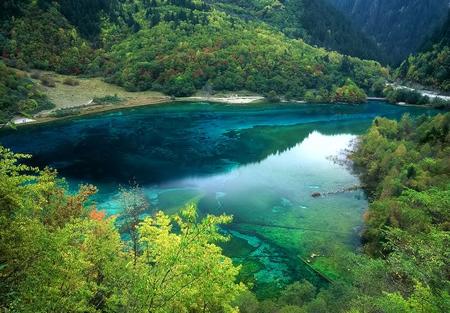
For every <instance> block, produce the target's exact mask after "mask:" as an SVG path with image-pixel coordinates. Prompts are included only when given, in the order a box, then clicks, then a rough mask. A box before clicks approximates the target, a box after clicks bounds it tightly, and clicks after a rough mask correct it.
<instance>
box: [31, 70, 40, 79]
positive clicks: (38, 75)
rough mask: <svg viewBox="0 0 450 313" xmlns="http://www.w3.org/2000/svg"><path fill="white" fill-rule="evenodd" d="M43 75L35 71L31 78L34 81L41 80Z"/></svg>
mask: <svg viewBox="0 0 450 313" xmlns="http://www.w3.org/2000/svg"><path fill="white" fill-rule="evenodd" d="M41 75H42V74H41V72H39V71H33V72H31V74H30V77H31V78H33V79H41Z"/></svg>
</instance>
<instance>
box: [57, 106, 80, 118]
mask: <svg viewBox="0 0 450 313" xmlns="http://www.w3.org/2000/svg"><path fill="white" fill-rule="evenodd" d="M80 112H81V111H80V109H78V108H61V109H57V110H55V111H53V112H52V114H51V116H53V117H66V116H71V115H77V114H79V113H80Z"/></svg>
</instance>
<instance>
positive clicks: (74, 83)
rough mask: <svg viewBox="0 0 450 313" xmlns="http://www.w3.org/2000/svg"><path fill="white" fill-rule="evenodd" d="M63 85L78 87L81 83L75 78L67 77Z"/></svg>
mask: <svg viewBox="0 0 450 313" xmlns="http://www.w3.org/2000/svg"><path fill="white" fill-rule="evenodd" d="M63 84H64V85H69V86H78V85H79V84H80V82H79V81H78V80H76V79H75V78H72V77H67V78H64V80H63Z"/></svg>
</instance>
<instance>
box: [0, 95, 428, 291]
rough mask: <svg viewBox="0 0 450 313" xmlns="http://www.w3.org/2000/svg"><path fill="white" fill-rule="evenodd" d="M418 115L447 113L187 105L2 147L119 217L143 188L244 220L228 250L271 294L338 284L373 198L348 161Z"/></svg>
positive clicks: (67, 124)
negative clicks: (374, 133)
mask: <svg viewBox="0 0 450 313" xmlns="http://www.w3.org/2000/svg"><path fill="white" fill-rule="evenodd" d="M406 112H408V113H410V114H411V115H418V114H434V113H435V112H434V111H432V110H425V109H419V108H406V107H399V106H393V105H389V104H386V103H381V102H371V103H368V104H363V105H358V106H350V105H317V104H282V105H276V104H265V105H240V106H232V105H219V104H209V103H176V104H170V105H163V106H154V107H146V108H139V109H132V110H124V111H118V112H113V113H107V114H102V115H95V116H89V117H80V118H76V119H70V120H65V121H61V122H56V123H52V124H48V125H41V126H31V127H25V128H21V129H19V130H18V131H8V132H3V133H1V134H0V143H1V144H3V145H5V146H7V147H10V148H12V149H14V151H17V152H26V153H31V154H33V155H34V158H33V161H32V163H33V164H34V165H39V166H44V165H50V166H52V167H54V168H56V169H58V171H59V173H60V174H61V175H62V176H64V177H66V178H67V181H68V182H69V184H70V186H72V188H75V187H76V186H77V185H78V184H80V183H84V182H89V183H93V184H96V185H97V186H98V187H99V189H100V192H99V194H98V195H97V196H96V201H97V203H98V207H99V208H100V209H103V210H106V211H107V213H108V214H120V207H119V204H118V199H117V188H118V186H119V185H127V184H128V183H129V182H130V181H136V182H138V183H139V184H140V185H141V186H143V188H144V190H145V193H146V195H147V197H148V199H149V202H150V203H151V210H152V211H155V210H164V211H166V212H168V213H175V212H177V211H178V210H179V208H181V207H182V206H184V205H185V204H186V203H189V202H194V203H197V205H198V207H199V210H200V212H201V213H202V214H206V213H213V214H221V213H227V214H231V215H233V217H234V220H233V223H232V224H231V225H228V226H226V227H224V229H223V231H224V232H227V233H229V234H230V235H231V236H232V240H231V241H230V242H229V243H227V244H225V245H223V248H224V252H225V253H226V254H227V255H228V256H230V257H232V258H233V259H234V261H235V262H236V263H237V264H242V265H243V268H242V271H241V277H240V279H242V280H244V281H246V282H247V283H251V284H252V285H253V286H254V287H253V288H254V290H255V291H256V292H257V293H258V294H259V295H261V296H266V295H271V294H273V293H274V292H277V290H279V288H282V287H283V286H284V285H286V284H288V283H290V282H292V281H294V280H299V279H308V280H310V281H311V282H313V283H314V284H316V285H317V286H322V285H325V284H326V283H327V279H336V278H337V277H338V275H339V274H340V273H337V272H336V271H335V266H334V265H335V263H336V259H337V258H338V257H339V256H341V255H343V254H345V253H347V252H349V251H357V249H358V247H359V234H360V231H361V227H362V214H363V212H364V210H365V209H366V208H367V200H366V198H365V195H364V193H363V191H362V190H361V189H359V188H355V187H357V186H359V185H360V182H359V181H358V178H357V177H356V176H355V174H354V173H352V172H351V170H350V169H349V168H348V166H345V165H343V164H342V162H336V159H342V158H343V155H344V151H345V149H347V148H349V146H350V145H351V143H352V142H353V141H354V140H355V138H356V136H357V135H358V134H361V133H362V132H363V131H364V130H366V129H367V128H368V127H369V126H370V123H371V120H372V119H373V118H374V117H375V116H377V115H382V116H387V117H391V118H399V117H400V116H401V115H402V114H403V113H406ZM314 193H320V194H321V195H322V196H320V197H312V194H314ZM320 273H321V274H322V275H321V274H320Z"/></svg>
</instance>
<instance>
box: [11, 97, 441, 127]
mask: <svg viewBox="0 0 450 313" xmlns="http://www.w3.org/2000/svg"><path fill="white" fill-rule="evenodd" d="M265 99H266V98H265V97H263V96H234V95H233V96H230V97H227V96H221V97H204V96H192V97H180V98H173V97H170V96H164V97H161V98H159V99H154V98H153V99H148V100H147V101H145V100H143V99H142V100H141V101H139V102H136V101H135V99H132V100H128V101H126V102H124V103H121V104H112V103H107V104H94V105H89V106H86V105H85V104H81V105H79V106H72V107H67V108H65V109H67V110H70V109H74V110H79V112H77V113H75V114H68V115H66V116H45V115H44V116H39V115H41V114H43V112H40V113H37V114H36V115H35V116H33V120H29V121H26V122H22V123H17V124H14V126H15V127H17V128H20V127H26V126H32V125H40V124H46V123H52V122H58V121H63V120H68V119H74V118H77V117H81V116H89V115H95V114H99V113H106V112H115V111H120V110H124V109H132V108H139V107H146V106H152V105H160V104H170V103H176V102H196V101H198V102H201V101H205V102H211V103H222V104H225V105H227V104H235V105H238V104H260V103H263V102H264V101H265ZM133 100H134V101H133ZM372 101H384V102H386V103H388V104H390V105H397V106H404V107H419V108H424V109H432V108H433V107H432V106H431V105H417V104H408V103H389V102H387V101H386V99H382V98H377V99H375V98H373V99H368V101H367V102H366V103H368V102H372ZM288 102H292V103H298V104H305V103H307V102H306V101H300V100H292V101H281V102H280V104H284V103H288ZM323 104H329V103H323ZM48 113H50V112H45V113H44V114H48ZM18 119H22V118H20V117H19V118H18Z"/></svg>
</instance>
